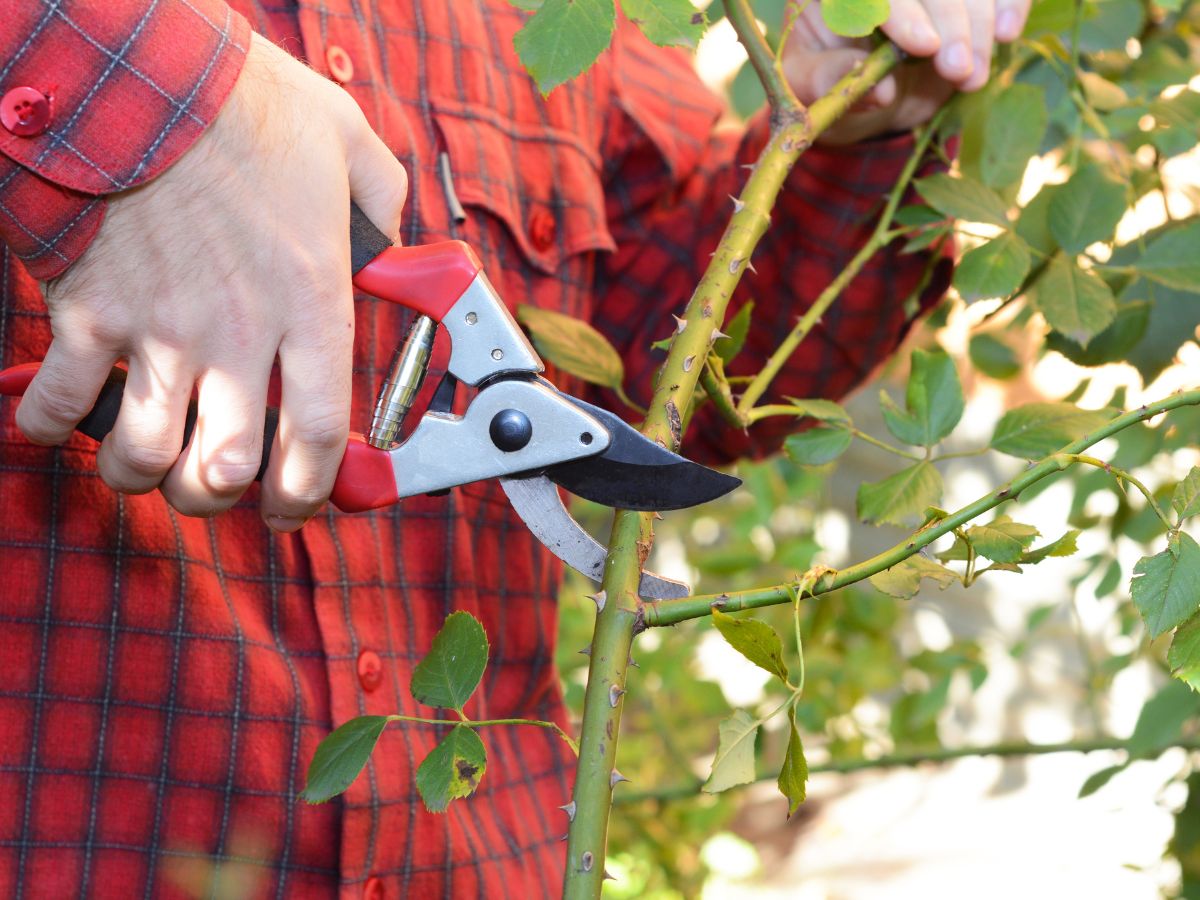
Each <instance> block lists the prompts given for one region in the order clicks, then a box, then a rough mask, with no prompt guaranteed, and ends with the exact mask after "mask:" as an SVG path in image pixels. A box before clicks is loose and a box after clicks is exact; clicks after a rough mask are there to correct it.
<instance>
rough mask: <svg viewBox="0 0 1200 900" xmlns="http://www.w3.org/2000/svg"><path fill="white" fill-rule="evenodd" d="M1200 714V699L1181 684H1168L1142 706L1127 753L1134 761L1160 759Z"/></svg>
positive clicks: (1127, 746) (1176, 682) (1170, 682)
mask: <svg viewBox="0 0 1200 900" xmlns="http://www.w3.org/2000/svg"><path fill="white" fill-rule="evenodd" d="M1198 712H1200V695H1197V694H1196V693H1195V692H1193V691H1192V690H1191V689H1190V688H1189V687H1188V686H1187V685H1185V684H1182V683H1181V682H1178V681H1168V682H1167V683H1166V684H1164V685H1163V686H1162V687H1161V688H1160V689H1159V691H1158V693H1157V694H1155V695H1154V696H1153V697H1151V698H1150V699H1149V700H1147V701H1146V702H1145V704H1144V705H1143V706H1142V711H1141V712H1140V713H1138V719H1137V724H1135V725H1134V726H1133V734H1131V735H1130V736H1129V741H1128V743H1127V744H1126V745H1125V749H1126V750H1127V751H1128V752H1129V756H1130V758H1131V759H1137V758H1138V757H1149V756H1157V755H1158V754H1159V753H1161V752H1162V751H1163V750H1166V749H1167V748H1168V747H1170V746H1171V745H1172V744H1174V743H1175V742H1176V741H1177V740H1179V735H1180V732H1181V731H1182V730H1183V725H1184V723H1185V722H1187V721H1188V719H1190V718H1192V716H1194V715H1196V713H1198Z"/></svg>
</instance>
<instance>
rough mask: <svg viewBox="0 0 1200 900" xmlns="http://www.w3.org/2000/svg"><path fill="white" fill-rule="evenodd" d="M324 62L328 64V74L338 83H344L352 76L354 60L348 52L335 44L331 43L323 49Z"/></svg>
mask: <svg viewBox="0 0 1200 900" xmlns="http://www.w3.org/2000/svg"><path fill="white" fill-rule="evenodd" d="M325 63H326V65H328V66H329V74H330V75H331V76H332V77H333V80H334V81H336V82H337V83H338V84H345V83H346V82H347V81H349V80H350V79H352V78H353V77H354V61H353V60H351V59H350V54H349V53H347V52H346V51H345V50H343V49H342V48H341V47H339V46H337V45H336V44H331V45H330V46H329V47H328V48H327V49H326V50H325Z"/></svg>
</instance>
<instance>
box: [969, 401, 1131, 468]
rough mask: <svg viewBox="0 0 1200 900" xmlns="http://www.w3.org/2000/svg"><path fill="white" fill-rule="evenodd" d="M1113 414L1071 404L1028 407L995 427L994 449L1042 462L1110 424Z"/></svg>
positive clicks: (1042, 404) (1010, 415) (1021, 407)
mask: <svg viewBox="0 0 1200 900" xmlns="http://www.w3.org/2000/svg"><path fill="white" fill-rule="evenodd" d="M1111 418H1112V411H1111V410H1106V409H1080V408H1079V407H1078V406H1074V405H1073V404H1070V403H1026V404H1025V405H1024V406H1018V407H1017V408H1016V409H1010V410H1009V411H1008V412H1006V413H1005V414H1004V415H1003V416H1002V417H1001V419H1000V421H999V422H997V423H996V431H995V433H994V434H993V435H992V441H991V448H992V449H993V450H998V451H1000V452H1001V453H1007V454H1008V455H1009V456H1019V457H1020V458H1021V459H1041V458H1042V457H1043V456H1049V455H1050V454H1051V453H1053V452H1054V451H1055V450H1060V449H1062V447H1064V446H1066V445H1067V444H1069V443H1071V442H1072V441H1076V440H1078V439H1079V438H1081V437H1083V436H1084V435H1085V434H1088V433H1089V432H1091V431H1095V430H1096V429H1097V428H1100V427H1102V426H1104V425H1105V424H1107V423H1108V422H1109V420H1110V419H1111Z"/></svg>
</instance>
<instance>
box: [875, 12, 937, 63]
mask: <svg viewBox="0 0 1200 900" xmlns="http://www.w3.org/2000/svg"><path fill="white" fill-rule="evenodd" d="M883 33H884V34H886V35H887V36H888V37H889V38H891V39H892V41H893V42H894V43H895V45H896V46H897V47H899V48H900V49H901V50H903V51H904V52H905V53H911V54H912V55H913V56H921V57H925V56H933V54H935V53H937V51H938V49H939V48H940V47H941V45H942V40H941V37H940V36H939V35H938V31H937V29H936V28H935V27H934V25H933V22H932V21H931V20H930V18H929V13H928V12H926V11H925V7H924V6H922V5H921V4H920V2H919V0H893V2H892V6H891V12H890V13H889V14H888V20H887V22H885V23H884V25H883Z"/></svg>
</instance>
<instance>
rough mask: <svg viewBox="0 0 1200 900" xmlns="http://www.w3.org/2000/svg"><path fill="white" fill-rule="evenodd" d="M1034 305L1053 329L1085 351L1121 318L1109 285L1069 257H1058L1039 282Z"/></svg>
mask: <svg viewBox="0 0 1200 900" xmlns="http://www.w3.org/2000/svg"><path fill="white" fill-rule="evenodd" d="M1034 303H1035V305H1036V306H1037V308H1038V309H1039V310H1040V311H1041V313H1042V315H1043V316H1045V317H1046V322H1047V323H1049V325H1050V327H1051V328H1053V329H1054V330H1055V331H1060V332H1062V333H1063V334H1064V335H1066V336H1067V337H1069V338H1070V339H1071V340H1073V341H1075V342H1076V343H1078V344H1079V345H1080V346H1082V347H1086V346H1087V345H1088V343H1089V342H1090V341H1091V339H1092V338H1093V337H1095V336H1096V335H1098V334H1099V333H1100V332H1102V331H1103V330H1104V329H1105V328H1107V327H1108V326H1109V325H1110V324H1111V323H1112V321H1113V319H1115V318H1116V316H1117V301H1116V300H1115V299H1114V298H1113V295H1112V291H1111V290H1109V287H1108V285H1107V284H1105V283H1104V282H1103V281H1101V280H1100V278H1099V277H1098V276H1097V275H1095V274H1094V273H1093V272H1089V271H1086V270H1084V269H1081V268H1079V266H1077V265H1076V264H1075V262H1074V261H1073V260H1071V259H1068V258H1067V257H1065V256H1056V257H1054V259H1052V260H1051V261H1050V265H1049V266H1048V267H1047V268H1046V274H1044V275H1043V276H1042V277H1041V278H1039V279H1038V282H1037V289H1036V290H1035V291H1034Z"/></svg>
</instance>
